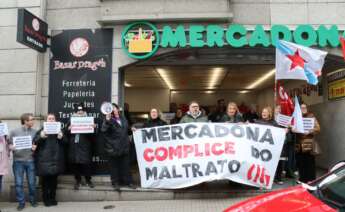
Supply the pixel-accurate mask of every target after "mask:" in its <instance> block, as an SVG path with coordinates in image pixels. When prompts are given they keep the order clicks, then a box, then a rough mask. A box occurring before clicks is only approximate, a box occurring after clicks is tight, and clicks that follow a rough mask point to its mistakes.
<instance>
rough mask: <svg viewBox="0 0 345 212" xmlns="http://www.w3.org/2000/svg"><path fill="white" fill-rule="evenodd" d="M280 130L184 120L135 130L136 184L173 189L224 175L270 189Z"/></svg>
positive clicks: (280, 143)
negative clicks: (183, 122)
mask: <svg viewBox="0 0 345 212" xmlns="http://www.w3.org/2000/svg"><path fill="white" fill-rule="evenodd" d="M284 140H285V130H284V129H282V128H277V127H273V126H266V125H258V124H231V123H188V124H177V125H168V126H161V127H154V128H144V129H138V130H136V131H135V132H134V142H135V147H136V152H137V158H138V164H139V171H140V177H141V186H142V187H144V188H168V189H178V188H184V187H189V186H193V185H196V184H199V183H202V182H207V181H213V180H221V179H228V180H231V181H234V182H237V183H242V184H246V185H251V186H256V187H264V188H271V187H272V183H273V178H274V175H275V171H276V168H277V165H278V161H279V157H280V154H281V150H282V147H283V143H284Z"/></svg>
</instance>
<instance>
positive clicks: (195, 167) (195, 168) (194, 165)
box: [192, 163, 203, 177]
mask: <svg viewBox="0 0 345 212" xmlns="http://www.w3.org/2000/svg"><path fill="white" fill-rule="evenodd" d="M192 173H193V177H202V176H203V174H202V172H201V171H200V165H199V164H197V163H192Z"/></svg>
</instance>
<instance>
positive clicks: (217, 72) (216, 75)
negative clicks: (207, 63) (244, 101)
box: [208, 67, 225, 89]
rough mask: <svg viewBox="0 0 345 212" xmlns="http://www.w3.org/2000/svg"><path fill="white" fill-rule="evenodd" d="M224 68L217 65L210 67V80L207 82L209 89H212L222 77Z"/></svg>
mask: <svg viewBox="0 0 345 212" xmlns="http://www.w3.org/2000/svg"><path fill="white" fill-rule="evenodd" d="M224 73H225V70H224V68H221V67H217V68H213V69H212V75H211V77H210V82H209V84H208V88H209V89H214V88H215V87H216V86H217V85H218V84H220V81H221V80H222V79H223V76H224Z"/></svg>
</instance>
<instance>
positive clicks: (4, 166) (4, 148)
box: [0, 136, 10, 175]
mask: <svg viewBox="0 0 345 212" xmlns="http://www.w3.org/2000/svg"><path fill="white" fill-rule="evenodd" d="M9 156H10V151H9V149H8V145H7V141H6V139H5V137H4V136H0V175H6V174H8V168H9V160H10V157H9Z"/></svg>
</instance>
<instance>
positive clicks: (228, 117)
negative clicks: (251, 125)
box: [220, 102, 244, 123]
mask: <svg viewBox="0 0 345 212" xmlns="http://www.w3.org/2000/svg"><path fill="white" fill-rule="evenodd" d="M220 122H227V123H238V122H244V120H243V118H242V115H241V113H240V112H239V110H238V107H237V104H236V103H235V102H229V104H228V106H227V109H226V114H224V115H223V116H222V118H221V119H220Z"/></svg>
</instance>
